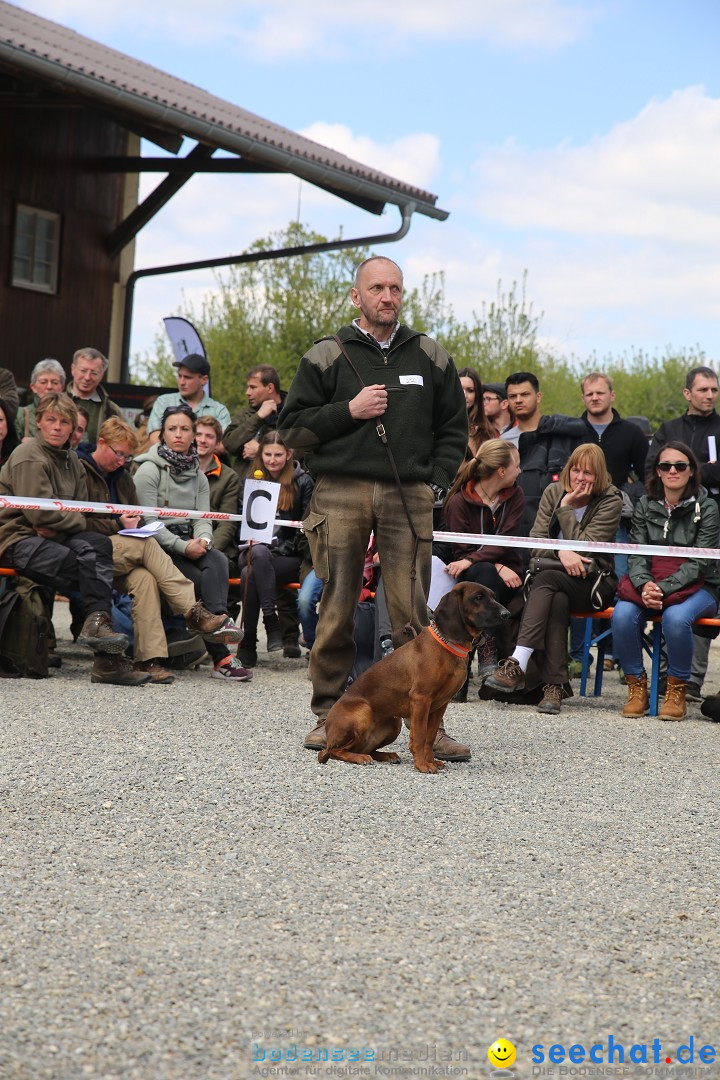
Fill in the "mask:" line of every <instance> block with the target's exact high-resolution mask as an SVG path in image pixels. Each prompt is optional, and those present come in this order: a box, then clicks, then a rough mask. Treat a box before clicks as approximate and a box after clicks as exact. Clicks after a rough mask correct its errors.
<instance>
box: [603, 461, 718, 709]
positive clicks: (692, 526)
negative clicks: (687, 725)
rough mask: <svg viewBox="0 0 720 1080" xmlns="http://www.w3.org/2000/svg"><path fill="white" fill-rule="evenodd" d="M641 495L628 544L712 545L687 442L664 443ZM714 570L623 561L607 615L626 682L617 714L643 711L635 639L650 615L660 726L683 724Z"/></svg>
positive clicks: (643, 683)
mask: <svg viewBox="0 0 720 1080" xmlns="http://www.w3.org/2000/svg"><path fill="white" fill-rule="evenodd" d="M645 490H646V494H645V495H643V496H642V497H641V498H640V499H639V500H638V502H637V504H636V506H635V511H634V513H633V516H632V522H631V524H630V543H631V544H653V545H659V546H663V547H698V548H707V547H713V548H714V547H717V546H718V535H719V533H720V512H719V511H718V508H717V505H716V504H715V500H714V499H713V498H712V497H711V496H710V495H709V494H708V492H707V491H706V490H705V488H704V487H702V485H701V484H700V465H699V462H698V460H697V458H696V457H695V454H694V453H693V451H692V450H691V449H690V447H689V446H687V445H686V443H683V442H668V443H666V444H665V445H664V446H663V448H662V450H661V451H660V453H659V454H658V457H657V460H656V461H655V465H654V467H653V468H652V469H651V471H650V472H649V473H648V475H647V478H646V480H645ZM719 587H720V567H719V566H718V562H717V560H715V559H702V558H693V557H692V556H691V557H688V556H687V555H684V556H668V555H630V556H629V558H628V575H627V576H626V577H624V578H623V579H622V581H621V582H620V585H619V586H618V597H619V599H618V602H617V604H616V605H615V610H614V612H613V617H612V631H613V646H614V651H615V655H616V657H617V659H618V660H619V662H620V666H621V667H622V669H623V671H624V672H625V678H626V679H627V684H628V700H627V703H626V705H625V707H624V708H623V711H622V715H623V716H628V717H640V716H644V714H645V713H646V712H647V709H648V703H649V699H648V686H647V675H646V674H645V671H644V670H643V654H642V633H643V628H644V626H645V622H646V621H647V618H648V616H649V615H662V628H663V636H664V638H665V648H666V650H667V659H668V680H667V692H666V694H665V701H664V702H663V705H662V708H661V709H660V712H659V714H658V715H659V717H660V719H661V720H682V719H683V717H684V716H685V696H686V694H687V688H688V682H689V680H690V667H691V664H692V655H693V632H692V624H693V623H694V622H695V620H696V619H700V618H705V617H707V616H712V615H714V614H715V612H716V610H717V598H718V588H719Z"/></svg>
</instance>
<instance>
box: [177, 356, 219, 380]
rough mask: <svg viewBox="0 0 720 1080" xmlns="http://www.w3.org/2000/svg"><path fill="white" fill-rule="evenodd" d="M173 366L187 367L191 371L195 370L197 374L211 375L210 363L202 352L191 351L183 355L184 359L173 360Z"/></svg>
mask: <svg viewBox="0 0 720 1080" xmlns="http://www.w3.org/2000/svg"><path fill="white" fill-rule="evenodd" d="M173 367H186V368H189V369H190V371H194V372H195V373H196V374H197V375H209V374H210V364H209V363H208V361H207V358H206V357H204V356H200V353H195V352H191V353H188V355H187V356H183V358H182V360H173Z"/></svg>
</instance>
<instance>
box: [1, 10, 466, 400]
mask: <svg viewBox="0 0 720 1080" xmlns="http://www.w3.org/2000/svg"><path fill="white" fill-rule="evenodd" d="M186 138H190V139H194V140H195V145H194V147H193V149H192V150H190V152H189V154H186V155H185V156H183V157H171V158H168V157H159V158H152V157H149V156H143V157H141V156H140V140H141V139H143V140H146V143H145V144H144V145H147V144H148V143H154V144H155V145H157V146H160V147H161V148H162V149H163V150H164V151H166V152H170V153H171V154H174V155H177V154H178V152H179V150H180V148H181V146H182V144H183V141H184V139H186ZM0 147H2V153H0V366H1V367H7V368H10V370H11V371H13V373H14V374H15V376H16V379H17V382H18V384H19V385H27V379H28V375H29V373H30V371H31V369H32V367H33V365H34V364H35V363H36V362H37V361H38V360H40V359H42V358H44V357H46V356H52V357H55V358H57V359H59V360H60V361H61V363H63V365H64V366H66V367H69V362H70V358H71V357H72V354H73V352H74V351H75V349H77V348H79V347H80V346H83V345H92V346H93V347H95V348H98V349H100V350H102V351H103V352H104V353H105V354H106V355H107V356H108V357H109V359H110V370H109V373H108V376H109V378H110V379H112V380H114V381H116V382H117V381H126V379H127V347H128V341H129V328H130V320H131V317H132V314H131V312H132V287H133V286H134V281H135V280H136V278H137V277H138V276H142V275H143V274H148V273H164V272H174V271H176V270H179V269H190V268H192V267H197V266H201V265H219V264H220V263H221V262H222V261H225V262H227V261H229V260H213V259H212V254H213V253H212V252H208V253H207V256H208V258H207V260H206V261H200V262H197V263H193V264H186V265H183V266H178V267H172V266H171V267H160V268H143V269H140V270H136V269H134V238H135V237H136V236H137V234H138V232H139V231H140V229H142V228H143V226H144V225H145V224H147V222H148V221H149V220H150V219H151V218H152V216H153V215H154V214H155V213H156V212H157V211H158V210H159V209H160V208H161V207H162V206H163V205H165V204H166V203H167V201H168V200H169V199H170V198H172V196H173V195H174V194H175V192H177V191H178V190H179V188H180V187H181V186H182V185H183V184H184V183H186V182H187V181H188V180H189V179H190V178H191V177H192V176H193V174H194V173H195V172H198V171H203V172H211V171H223V172H237V173H240V174H241V173H243V172H288V173H293V174H294V175H296V176H298V177H301V178H302V179H304V180H307V181H309V182H310V183H313V184H316V185H318V186H319V187H322V188H323V189H324V190H326V191H330V192H332V193H333V194H335V195H337V196H339V197H340V198H343V199H347V200H348V201H350V202H352V203H353V204H355V205H359V206H361V207H363V208H364V209H366V210H368V211H369V212H370V213H374V214H379V213H381V212H382V210H383V209H384V207H385V205H386V204H387V203H394V204H395V205H396V206H397V207H398V208H399V210H400V213H401V216H402V225H401V227H400V229H399V230H398V231H397V232H395V233H392V234H389V235H387V236H385V235H382V236H381V237H379V238H378V237H367V238H362V239H363V240H365V241H366V242H371V241H372V242H375V243H377V242H383V241H387V240H392V239H399V237H400V236H401V235H404V234H405V232H407V229H408V228H409V225H410V218H411V216H412V214H413V213H415V212H418V213H422V214H426V215H428V216H430V217H434V218H437V219H440V220H443V219H444V218H446V217H447V213H446V212H445V211H443V210H440V209H438V208H437V207H436V206H435V203H436V196H434V195H432V194H430V193H429V192H426V191H422V190H420V189H419V188H415V187H413V186H412V185H411V184H407V183H404V182H403V181H400V180H396V179H394V178H393V177H390V176H387V175H385V174H384V173H380V172H378V171H377V170H376V169H372V168H370V167H368V166H365V165H361V164H359V163H358V162H355V161H352V160H351V159H349V158H347V157H345V156H344V155H343V154H339V153H337V152H336V151H334V150H330V149H328V148H327V147H324V146H320V145H319V144H317V143H314V142H312V141H311V140H310V139H306V138H304V137H303V136H301V135H298V134H296V133H295V132H292V131H289V130H288V129H287V128H283V127H280V126H279V125H277V124H272V123H270V122H269V121H267V120H263V119H262V118H261V117H258V116H256V115H254V114H253V113H249V112H247V111H246V110H244V109H241V108H239V107H238V106H235V105H232V104H230V103H229V102H226V101H223V100H222V99H220V98H217V97H214V96H213V95H211V94H209V93H207V92H206V91H204V90H201V89H199V88H198V87H195V86H192V85H191V84H190V83H186V82H184V81H183V80H182V79H177V78H175V77H174V76H171V75H168V74H166V73H165V72H162V71H159V70H158V69H156V68H153V67H151V66H150V65H149V64H144V63H141V62H140V61H137V60H134V59H133V58H132V57H129V56H126V55H125V54H123V53H120V52H117V51H116V50H114V49H110V48H107V47H106V46H104V45H101V44H99V43H97V42H94V41H92V40H90V39H89V38H86V37H83V36H82V35H81V34H77V33H75V31H73V30H69V29H67V28H66V27H63V26H60V25H58V24H57V23H54V22H50V21H49V20H47V19H43V18H40V17H39V16H37V15H33V14H32V13H30V12H28V11H25V10H23V9H21V8H18V7H16V6H15V5H13V4H9V3H5V2H4V0H0ZM218 149H222V150H224V151H227V152H229V153H230V154H232V155H234V156H232V157H230V158H228V157H224V158H222V159H217V160H213V158H212V155H213V153H214V152H215V151H216V150H218ZM146 170H147V171H155V172H158V173H165V178H164V179H163V180H161V181H160V183H159V185H158V187H157V188H156V189H155V191H153V192H152V193H151V194H150V195H149V196H148V197H147V198H146V199H145V200H144V201H143V203H142V204H140V205H138V202H137V192H138V175H139V173H140V172H143V171H146ZM238 182H241V180H240V179H239V181H238ZM278 224H279V225H280V224H282V223H278ZM332 246H337V247H340V246H344V245H343V243H342V242H337V243H336V244H333V245H332Z"/></svg>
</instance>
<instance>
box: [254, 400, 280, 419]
mask: <svg viewBox="0 0 720 1080" xmlns="http://www.w3.org/2000/svg"><path fill="white" fill-rule="evenodd" d="M276 412H277V401H273V400H272V398H268V399H267V401H263V403H262V405H261V406H260V408H259V409H258V411H257V414H258V416H260V417H262V419H263V420H267V418H268V416H272V415H273V413H276Z"/></svg>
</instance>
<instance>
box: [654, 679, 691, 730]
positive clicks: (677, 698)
mask: <svg viewBox="0 0 720 1080" xmlns="http://www.w3.org/2000/svg"><path fill="white" fill-rule="evenodd" d="M687 689H688V684H687V683H686V682H683V681H682V679H675V678H673V676H672V675H668V681H667V690H666V692H665V700H664V701H663V703H662V708H661V709H660V712H659V713H658V719H660V720H682V719H684V717H685V695H686V694H687Z"/></svg>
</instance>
